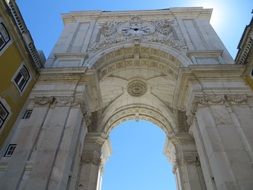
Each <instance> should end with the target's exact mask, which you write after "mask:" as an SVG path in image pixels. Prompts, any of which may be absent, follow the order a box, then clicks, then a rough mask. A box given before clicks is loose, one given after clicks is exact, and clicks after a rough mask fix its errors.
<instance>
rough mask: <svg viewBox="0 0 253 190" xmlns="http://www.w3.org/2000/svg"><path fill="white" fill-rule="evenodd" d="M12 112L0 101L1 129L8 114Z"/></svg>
mask: <svg viewBox="0 0 253 190" xmlns="http://www.w3.org/2000/svg"><path fill="white" fill-rule="evenodd" d="M9 114H10V113H9V112H8V110H7V109H6V107H5V106H4V105H3V103H2V102H1V101H0V129H1V128H2V126H3V125H4V122H5V121H6V119H7V117H8V115H9Z"/></svg>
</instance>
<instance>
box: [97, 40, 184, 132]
mask: <svg viewBox="0 0 253 190" xmlns="http://www.w3.org/2000/svg"><path fill="white" fill-rule="evenodd" d="M182 65H183V64H182V63H181V62H180V61H179V60H178V59H177V58H176V57H174V56H172V55H170V54H169V53H167V52H164V51H161V50H159V49H154V48H152V47H142V46H140V45H139V44H136V45H133V46H131V47H123V48H120V49H118V50H115V51H112V52H109V53H107V54H105V55H104V56H102V57H101V58H99V59H98V60H97V62H96V63H95V64H94V66H93V68H94V69H95V70H96V71H97V76H98V81H99V88H100V93H101V99H102V100H101V106H102V110H103V113H102V115H103V119H102V121H101V123H100V128H101V130H103V131H104V132H105V133H106V132H108V131H110V129H108V128H110V127H113V126H115V125H116V124H118V123H119V122H122V121H124V120H126V119H136V117H137V119H138V117H139V116H141V117H142V119H145V118H146V119H147V120H149V121H152V122H153V123H155V124H157V125H158V126H162V128H163V129H165V130H166V131H165V132H166V133H167V134H168V133H171V131H173V127H174V126H175V124H174V121H173V109H174V108H173V107H172V106H173V99H174V92H175V89H176V84H177V79H178V71H179V67H181V66H182ZM141 108H143V109H141ZM144 108H145V109H144ZM151 108H152V109H151ZM138 109H139V110H138ZM122 110H125V112H129V113H130V112H132V115H131V114H130V115H129V116H128V115H124V114H123V115H124V116H119V112H121V114H122V113H124V111H122ZM126 110H128V111H126ZM133 110H135V111H133ZM136 110H138V111H136ZM149 112H150V113H149ZM155 112H156V113H158V115H160V117H157V116H155V115H156V114H154V113H155ZM147 113H149V114H147ZM115 116H116V117H115ZM117 117H119V118H117ZM112 118H114V119H112ZM162 120H164V121H162ZM165 120H166V121H165Z"/></svg>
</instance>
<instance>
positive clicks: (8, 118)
mask: <svg viewBox="0 0 253 190" xmlns="http://www.w3.org/2000/svg"><path fill="white" fill-rule="evenodd" d="M41 60H42V59H41V58H40V56H39V54H38V52H37V50H36V49H35V46H34V43H33V41H32V38H31V36H30V33H29V31H28V30H27V28H26V25H25V23H24V21H23V19H22V16H21V14H20V12H19V9H18V7H17V5H16V3H15V1H0V147H1V146H2V145H3V142H4V141H5V139H6V138H7V136H8V134H9V133H10V131H11V129H12V126H13V125H14V124H15V121H16V119H17V118H18V117H23V116H24V117H29V115H30V114H31V110H22V107H23V105H24V104H25V102H26V99H27V97H28V95H29V93H30V91H31V89H32V87H33V85H34V83H35V82H36V79H37V78H38V75H39V72H38V69H39V68H40V67H42V66H43V65H42V61H41ZM20 111H22V112H21V113H20ZM24 114H25V115H24Z"/></svg>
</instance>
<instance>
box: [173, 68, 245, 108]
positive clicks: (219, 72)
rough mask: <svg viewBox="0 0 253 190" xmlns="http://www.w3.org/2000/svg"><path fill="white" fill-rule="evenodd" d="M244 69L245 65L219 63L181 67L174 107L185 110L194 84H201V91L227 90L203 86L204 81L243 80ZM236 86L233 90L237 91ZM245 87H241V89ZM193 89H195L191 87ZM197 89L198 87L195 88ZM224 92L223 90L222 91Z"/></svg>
mask: <svg viewBox="0 0 253 190" xmlns="http://www.w3.org/2000/svg"><path fill="white" fill-rule="evenodd" d="M243 71H244V66H243V65H236V64H219V65H211V64H210V65H190V66H189V67H183V68H180V70H179V74H178V84H177V86H176V90H175V94H174V107H178V109H180V110H185V108H184V107H185V102H186V101H187V99H189V93H190V92H189V90H190V87H191V86H192V85H194V84H199V86H200V89H198V90H199V91H208V90H210V91H212V92H213V91H224V92H223V93H225V91H227V89H228V88H226V89H220V88H218V87H217V88H215V89H214V88H213V87H209V88H207V87H206V88H205V89H202V88H203V85H202V83H204V82H213V83H215V82H219V81H222V82H232V81H240V80H242V75H243ZM236 89H237V88H236V87H234V89H233V90H235V91H236ZM242 89H245V87H240V89H239V90H242ZM191 90H193V89H191ZM195 90H197V89H195ZM221 93H222V92H221Z"/></svg>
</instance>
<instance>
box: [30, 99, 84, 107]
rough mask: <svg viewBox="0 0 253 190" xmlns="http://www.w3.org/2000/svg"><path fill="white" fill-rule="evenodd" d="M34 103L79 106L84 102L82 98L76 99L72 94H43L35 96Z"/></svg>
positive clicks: (39, 104) (38, 104)
mask: <svg viewBox="0 0 253 190" xmlns="http://www.w3.org/2000/svg"><path fill="white" fill-rule="evenodd" d="M34 104H35V105H37V106H45V105H50V106H53V107H55V106H59V107H61V106H77V105H80V104H82V101H81V100H80V99H78V98H77V99H76V100H75V99H74V98H73V97H72V96H42V97H35V98H34Z"/></svg>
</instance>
